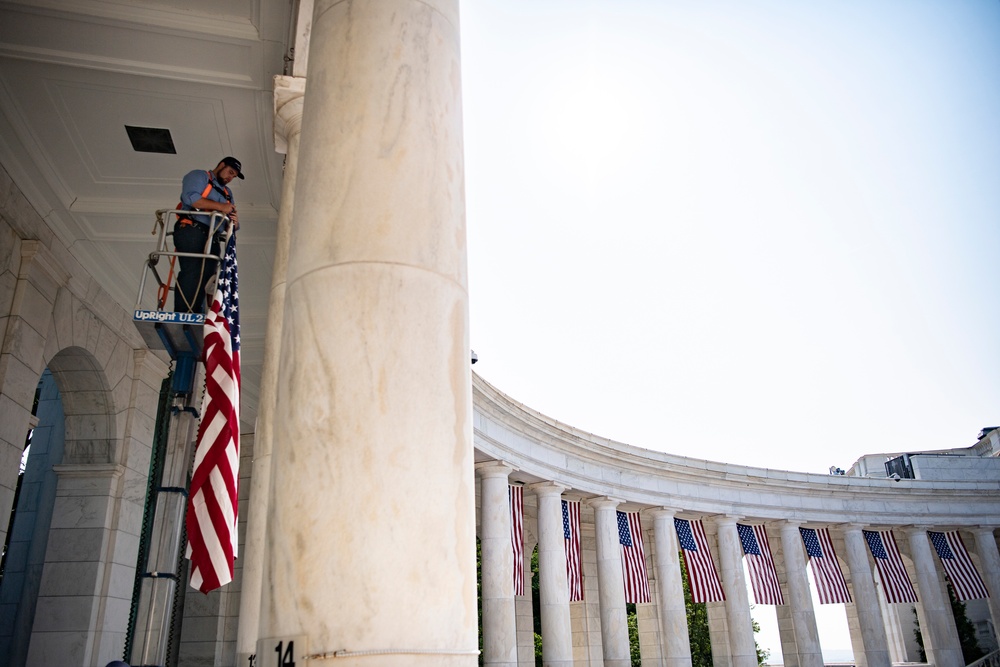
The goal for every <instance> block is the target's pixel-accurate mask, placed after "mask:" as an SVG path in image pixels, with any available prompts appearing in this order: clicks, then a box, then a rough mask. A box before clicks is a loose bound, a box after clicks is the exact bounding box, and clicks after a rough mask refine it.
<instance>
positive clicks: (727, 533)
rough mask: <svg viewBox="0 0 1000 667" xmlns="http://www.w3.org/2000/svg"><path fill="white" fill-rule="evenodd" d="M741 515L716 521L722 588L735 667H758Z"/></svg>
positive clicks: (724, 517) (722, 517)
mask: <svg viewBox="0 0 1000 667" xmlns="http://www.w3.org/2000/svg"><path fill="white" fill-rule="evenodd" d="M738 518H739V517H735V516H732V515H728V514H727V515H725V516H720V517H717V518H716V520H715V523H716V525H717V526H718V528H719V560H720V561H721V562H720V565H721V568H720V569H721V572H720V573H719V575H720V577H721V578H722V589H723V590H724V591H726V620H727V625H728V626H729V649H730V652H731V655H732V664H733V667H757V648H756V646H755V645H754V639H753V620H752V619H751V618H750V599H749V598H748V597H747V582H746V578H745V577H744V576H743V546H742V544H741V543H740V536H739V533H738V532H737V530H736V521H737V519H738Z"/></svg>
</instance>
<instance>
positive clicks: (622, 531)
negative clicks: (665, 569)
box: [617, 512, 649, 602]
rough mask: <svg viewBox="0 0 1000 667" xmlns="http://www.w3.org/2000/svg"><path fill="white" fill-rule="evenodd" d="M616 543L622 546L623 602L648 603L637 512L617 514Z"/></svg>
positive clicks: (644, 563)
mask: <svg viewBox="0 0 1000 667" xmlns="http://www.w3.org/2000/svg"><path fill="white" fill-rule="evenodd" d="M617 514H618V542H619V544H621V545H622V575H623V578H624V579H625V602H649V579H648V577H647V576H646V556H645V555H644V554H643V551H642V525H641V524H640V523H639V513H638V512H618V513H617Z"/></svg>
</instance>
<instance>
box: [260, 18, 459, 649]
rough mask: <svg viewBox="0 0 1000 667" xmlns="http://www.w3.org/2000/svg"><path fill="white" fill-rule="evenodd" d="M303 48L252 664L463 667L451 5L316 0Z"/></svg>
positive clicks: (455, 56)
mask: <svg viewBox="0 0 1000 667" xmlns="http://www.w3.org/2000/svg"><path fill="white" fill-rule="evenodd" d="M311 36H312V37H311V39H310V48H309V73H308V77H309V93H308V95H307V96H306V99H305V102H304V108H303V116H302V139H301V148H300V155H299V160H298V165H297V167H298V178H297V182H296V188H295V224H294V225H293V228H292V230H291V239H290V243H289V255H288V272H287V286H286V288H285V310H284V320H285V322H284V327H283V331H282V345H281V364H280V368H279V371H278V383H277V397H278V398H277V404H276V409H275V419H274V439H273V454H272V464H271V465H272V475H271V502H270V504H269V513H268V525H267V539H266V545H265V571H266V572H267V573H268V576H267V578H266V580H265V582H264V585H265V586H266V589H267V590H266V591H265V592H264V594H263V595H262V600H263V601H262V609H261V624H260V627H261V636H262V637H263V638H265V639H267V640H268V641H267V642H266V644H268V645H265V646H264V647H263V652H264V653H265V654H267V655H271V654H272V653H273V652H274V649H275V648H279V649H282V650H284V651H287V650H288V646H289V643H288V642H291V641H294V643H295V654H294V655H293V656H291V657H292V658H293V659H298V658H299V657H304V659H306V661H307V662H308V661H310V660H319V659H321V658H326V657H329V656H332V655H333V654H334V652H336V654H337V656H338V659H337V664H338V665H348V666H349V665H371V664H372V661H373V659H374V660H376V661H377V662H378V663H379V664H380V665H389V666H395V665H444V666H449V665H469V666H471V665H474V664H476V660H477V659H476V655H477V653H478V650H477V639H476V634H477V613H476V559H475V501H474V497H475V496H474V493H475V492H474V488H475V484H474V479H473V455H472V454H473V451H472V390H471V372H470V370H471V369H470V360H469V349H470V348H469V332H468V291H467V272H466V241H465V238H466V235H465V213H464V209H465V203H464V184H463V171H464V167H463V148H462V117H461V69H460V58H459V21H458V2H457V0H431V1H429V2H428V1H417V0H380V1H378V2H376V1H375V0H356V1H354V2H335V1H333V0H322V1H319V2H316V5H315V11H314V13H313V21H312V28H311ZM272 640H274V641H273V642H272ZM262 642H263V640H262ZM272 643H273V647H272V646H270V644H272ZM260 646H261V644H260V643H259V644H258V647H260ZM303 646H305V649H304V650H302V648H301V647H303ZM303 654H305V655H303ZM372 656H376V657H375V658H373V657H372Z"/></svg>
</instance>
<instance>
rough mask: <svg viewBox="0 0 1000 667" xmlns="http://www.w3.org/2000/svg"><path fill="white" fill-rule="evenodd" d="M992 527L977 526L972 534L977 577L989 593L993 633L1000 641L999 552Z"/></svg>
mask: <svg viewBox="0 0 1000 667" xmlns="http://www.w3.org/2000/svg"><path fill="white" fill-rule="evenodd" d="M993 530H994V528H993V527H992V526H979V527H978V528H974V529H973V531H972V533H973V535H975V536H976V552H977V553H978V554H979V576H981V577H982V578H983V583H985V584H986V590H988V591H989V592H990V597H989V600H988V602H989V605H990V616H991V617H992V618H993V632H994V633H997V638H998V639H1000V551H998V550H997V539H996V535H994V533H993Z"/></svg>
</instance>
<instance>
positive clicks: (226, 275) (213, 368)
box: [186, 235, 240, 593]
mask: <svg viewBox="0 0 1000 667" xmlns="http://www.w3.org/2000/svg"><path fill="white" fill-rule="evenodd" d="M239 349H240V326H239V279H238V276H237V262H236V237H235V235H233V236H231V237H230V239H229V242H228V243H227V245H226V254H225V258H224V261H223V264H222V270H221V271H220V274H219V282H218V287H217V289H216V290H215V294H214V295H213V298H212V304H211V306H210V308H209V312H208V314H207V315H206V316H205V330H204V351H203V361H204V363H205V398H204V401H203V403H202V407H201V423H200V424H199V426H198V443H197V445H196V447H195V457H194V469H193V471H192V473H191V488H190V492H189V501H188V508H187V517H186V524H187V533H188V544H187V549H186V552H187V557H188V558H189V559H190V560H191V585H192V586H193V587H194V588H197V589H198V590H200V591H201V592H202V593H208V592H209V591H212V590H215V589H216V588H219V587H220V586H223V585H225V584H228V583H229V582H230V581H232V580H233V561H234V559H235V558H236V556H237V549H238V544H237V533H236V519H237V512H238V504H237V503H238V500H237V496H238V487H239V457H240V442H239V438H240V352H239Z"/></svg>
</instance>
